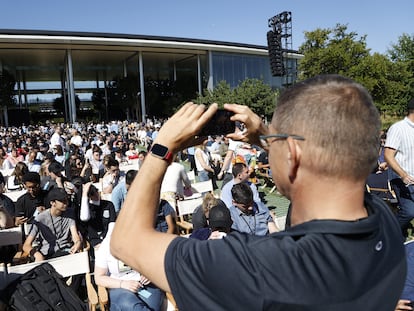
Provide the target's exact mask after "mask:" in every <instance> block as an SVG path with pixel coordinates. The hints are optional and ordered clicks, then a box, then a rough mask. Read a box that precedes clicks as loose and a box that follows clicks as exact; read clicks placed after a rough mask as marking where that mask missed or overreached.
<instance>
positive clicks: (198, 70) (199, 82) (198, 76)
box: [197, 54, 203, 95]
mask: <svg viewBox="0 0 414 311" xmlns="http://www.w3.org/2000/svg"><path fill="white" fill-rule="evenodd" d="M197 82H198V94H200V95H202V94H203V87H202V84H201V60H200V54H197Z"/></svg>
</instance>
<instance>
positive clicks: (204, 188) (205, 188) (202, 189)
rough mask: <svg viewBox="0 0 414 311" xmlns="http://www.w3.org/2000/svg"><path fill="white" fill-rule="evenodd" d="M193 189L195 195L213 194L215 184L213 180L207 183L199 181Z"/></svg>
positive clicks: (192, 186) (192, 185)
mask: <svg viewBox="0 0 414 311" xmlns="http://www.w3.org/2000/svg"><path fill="white" fill-rule="evenodd" d="M191 189H192V190H193V193H200V194H203V193H206V192H212V191H213V182H212V181H211V179H209V180H207V181H199V182H196V183H192V184H191Z"/></svg>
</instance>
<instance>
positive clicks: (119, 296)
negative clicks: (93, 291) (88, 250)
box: [94, 223, 165, 311]
mask: <svg viewBox="0 0 414 311" xmlns="http://www.w3.org/2000/svg"><path fill="white" fill-rule="evenodd" d="M113 226H114V224H113V223H111V224H110V225H109V229H108V233H107V235H106V237H105V239H104V240H103V241H102V243H101V246H100V247H99V250H98V251H96V254H95V271H94V276H95V282H96V284H97V285H100V286H104V287H106V288H108V289H109V298H110V299H109V300H110V310H132V307H134V308H133V309H134V310H153V311H159V310H161V309H162V305H163V303H164V298H165V293H164V292H163V291H161V290H160V289H159V288H157V287H156V286H155V285H153V284H152V283H151V281H150V280H148V279H147V278H146V277H145V276H143V275H142V274H141V273H139V272H138V271H135V270H133V269H132V268H130V267H129V266H127V265H125V264H124V263H123V262H121V261H120V260H118V259H116V258H115V257H114V256H112V254H111V252H110V249H109V242H110V238H111V234H112V230H113Z"/></svg>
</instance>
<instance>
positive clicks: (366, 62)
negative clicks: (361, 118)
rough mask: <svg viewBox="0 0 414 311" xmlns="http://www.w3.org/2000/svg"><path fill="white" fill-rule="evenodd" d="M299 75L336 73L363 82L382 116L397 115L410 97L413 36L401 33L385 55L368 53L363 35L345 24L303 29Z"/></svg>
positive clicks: (413, 69)
mask: <svg viewBox="0 0 414 311" xmlns="http://www.w3.org/2000/svg"><path fill="white" fill-rule="evenodd" d="M299 52H300V53H302V54H303V55H304V57H303V59H302V60H301V61H300V64H299V72H300V74H299V79H306V78H308V77H311V76H315V75H318V74H330V73H336V74H341V75H344V76H347V77H349V78H352V79H354V80H355V81H357V82H359V83H361V84H362V85H364V86H365V87H366V88H367V90H368V91H369V92H370V93H371V95H372V98H373V100H374V102H375V104H376V106H377V108H378V109H379V110H380V112H381V113H382V115H383V116H387V115H388V116H389V115H391V116H401V115H403V114H404V113H405V107H406V104H407V101H408V100H409V99H410V98H412V97H413V72H414V65H413V64H414V61H413V59H414V58H413V55H414V37H410V36H408V35H403V36H402V37H400V39H399V42H398V43H397V44H395V45H393V46H392V49H391V50H389V51H388V55H382V54H379V53H373V54H371V53H370V49H368V48H367V45H366V36H365V35H364V36H358V34H357V33H356V32H353V31H348V27H347V26H346V25H341V24H337V25H336V26H335V27H334V28H332V29H316V30H314V31H311V32H305V42H304V43H303V44H302V45H301V46H300V47H299Z"/></svg>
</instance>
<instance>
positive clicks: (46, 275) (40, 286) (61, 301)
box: [7, 262, 88, 311]
mask: <svg viewBox="0 0 414 311" xmlns="http://www.w3.org/2000/svg"><path fill="white" fill-rule="evenodd" d="M7 289H8V292H9V294H10V295H11V297H10V300H9V306H10V310H18V311H26V310H27V311H29V310H30V311H32V310H39V311H40V310H42V311H49V310H50V311H52V310H57V311H83V310H85V311H86V310H88V307H87V304H86V303H84V302H83V301H82V300H81V299H80V298H79V297H78V296H77V295H76V293H75V292H74V291H73V290H72V289H71V288H70V287H69V286H67V285H66V283H65V282H64V281H63V280H62V276H61V275H60V274H59V273H57V272H56V270H55V269H54V268H53V266H51V265H50V264H49V263H47V262H46V263H43V264H41V265H39V266H37V267H35V268H33V269H31V270H29V271H27V272H26V273H25V274H23V275H22V276H21V277H19V278H18V279H17V280H15V281H13V282H12V283H11V284H10V285H9V286H8V288H7Z"/></svg>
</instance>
